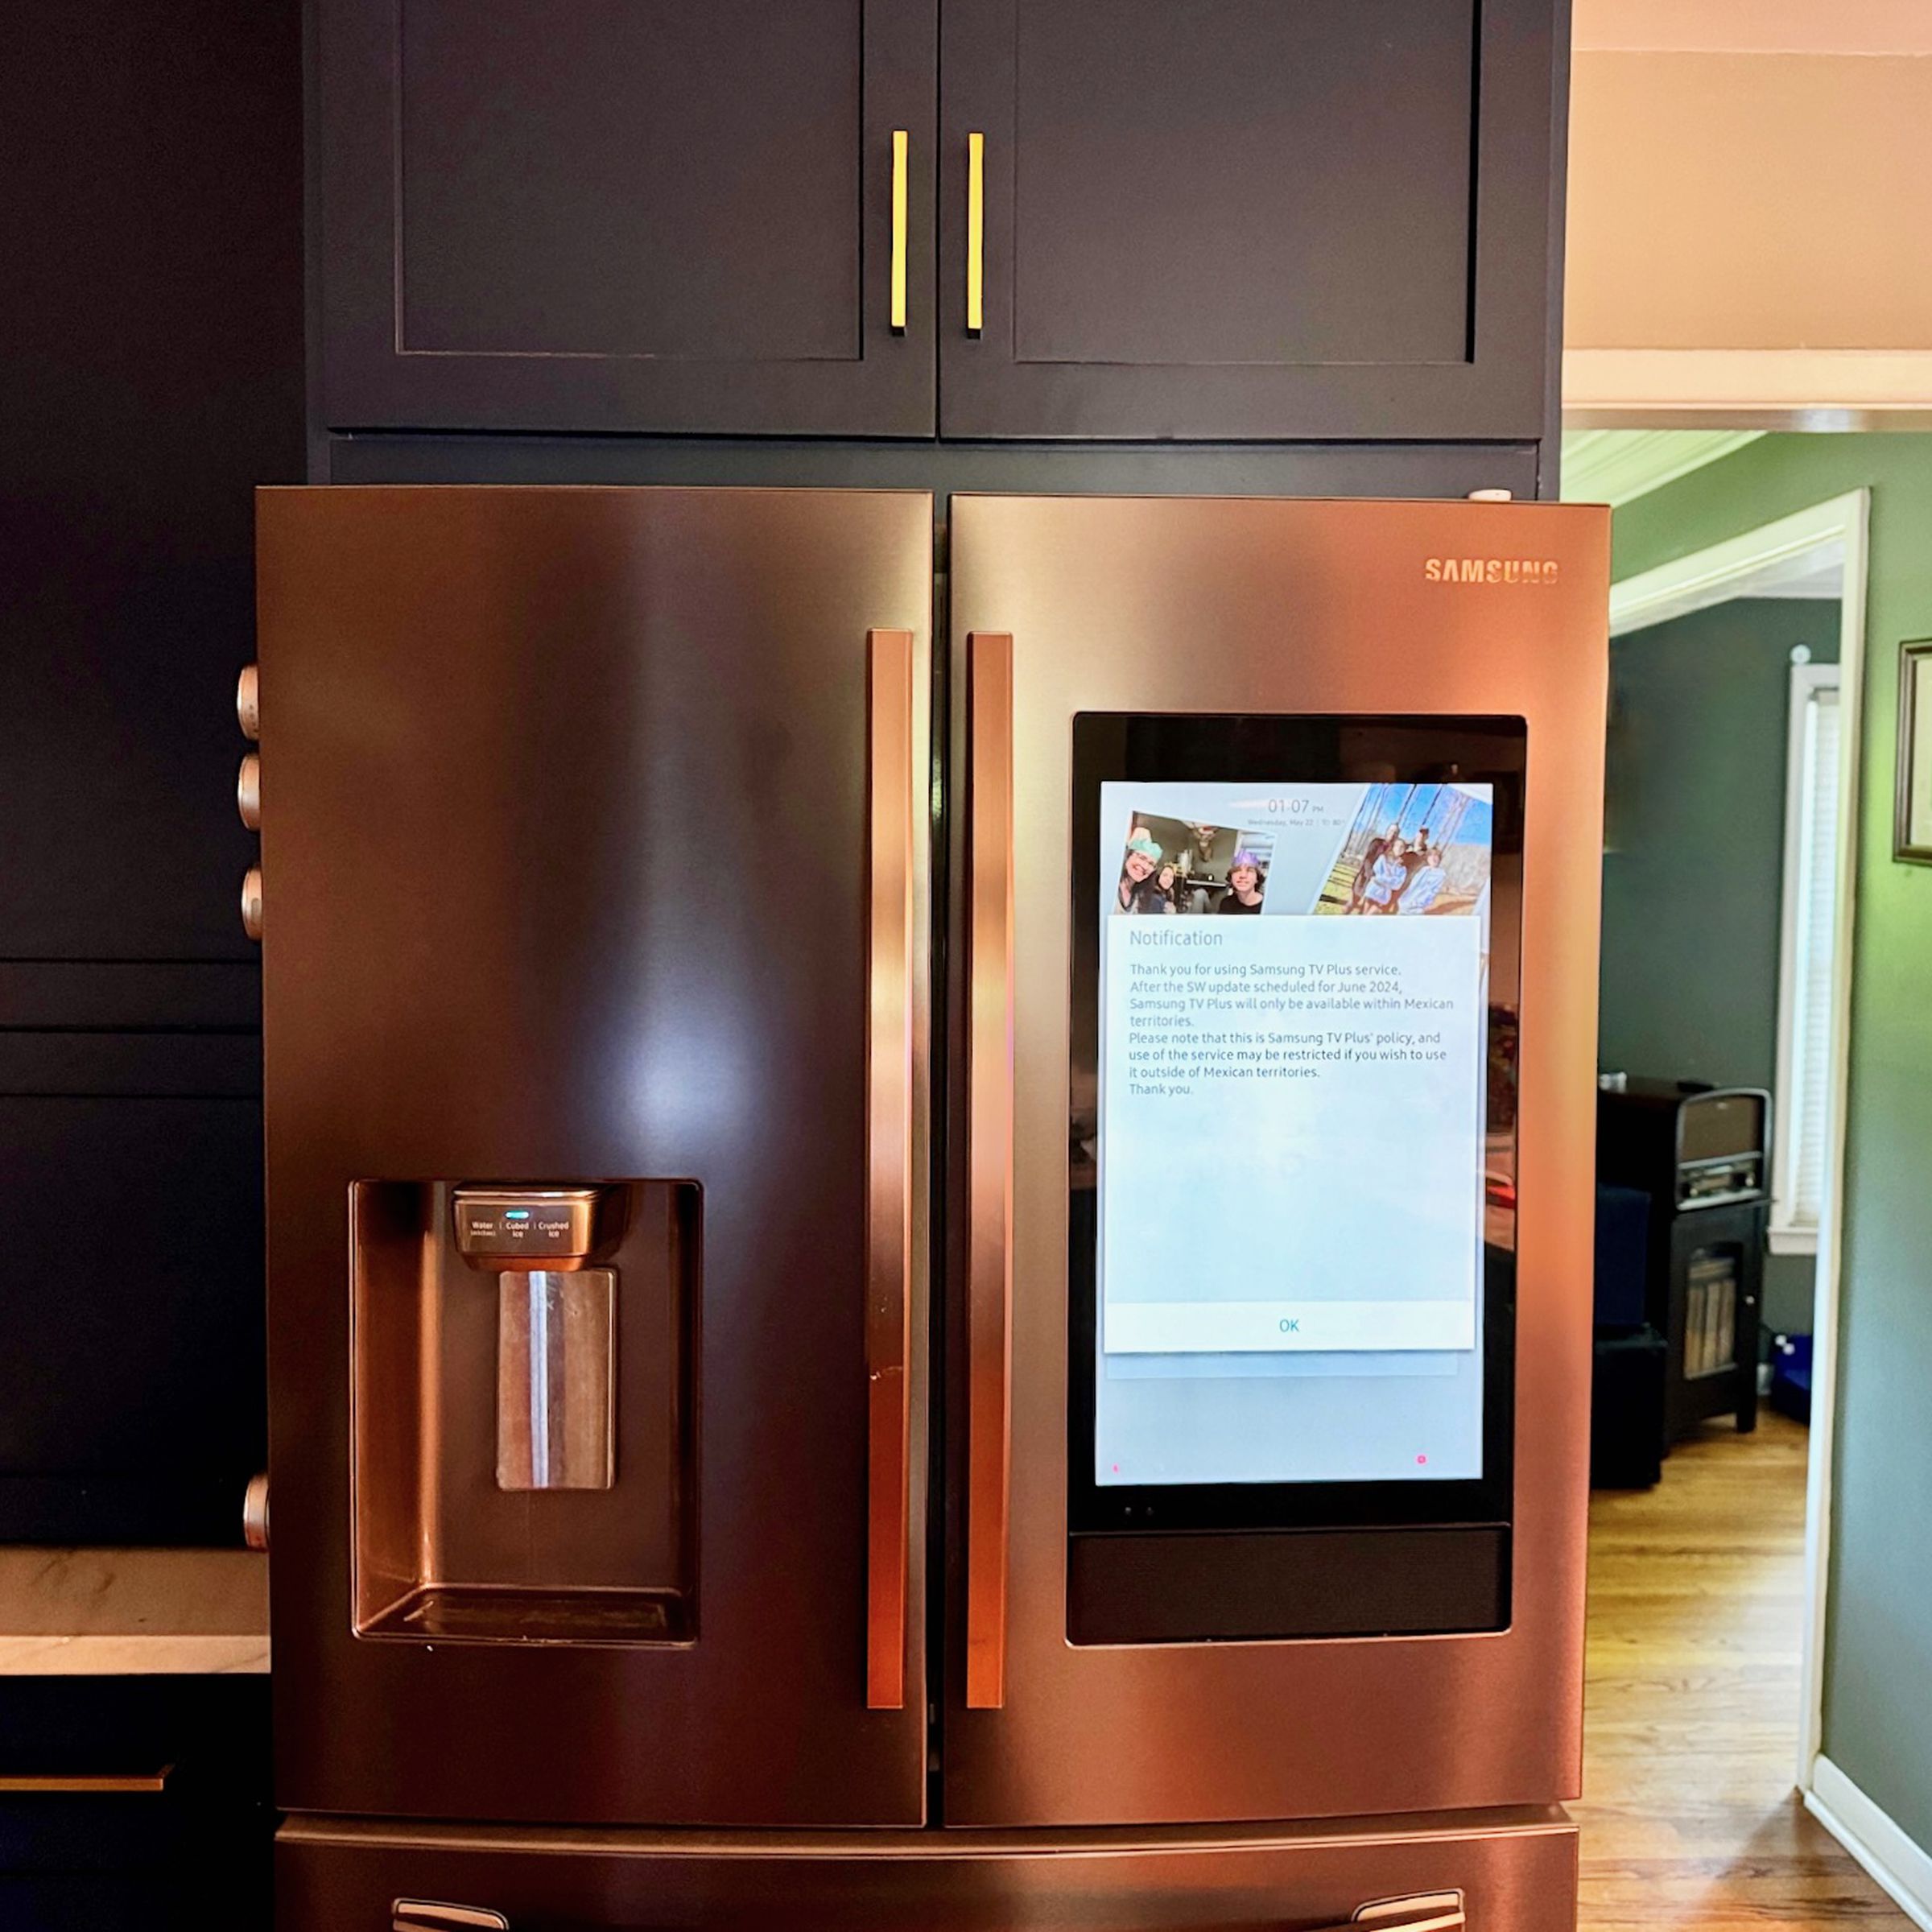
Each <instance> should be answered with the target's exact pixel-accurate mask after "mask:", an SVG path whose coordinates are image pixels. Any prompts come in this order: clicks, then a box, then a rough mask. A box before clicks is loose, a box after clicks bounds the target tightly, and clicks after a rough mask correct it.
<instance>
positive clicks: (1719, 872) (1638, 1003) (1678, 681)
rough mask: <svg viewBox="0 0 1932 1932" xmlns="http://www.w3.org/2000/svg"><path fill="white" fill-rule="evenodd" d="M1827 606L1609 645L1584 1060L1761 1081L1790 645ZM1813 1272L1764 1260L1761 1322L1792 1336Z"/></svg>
mask: <svg viewBox="0 0 1932 1932" xmlns="http://www.w3.org/2000/svg"><path fill="white" fill-rule="evenodd" d="M1838 628H1839V607H1838V605H1836V604H1835V603H1827V602H1822V601H1814V602H1798V601H1793V600H1790V599H1782V600H1781V599H1778V598H1775V597H1747V598H1738V599H1736V600H1734V601H1732V602H1731V603H1728V604H1719V605H1715V606H1714V607H1713V608H1712V609H1709V610H1700V611H1696V612H1695V613H1692V614H1691V616H1689V617H1678V618H1675V619H1674V620H1673V621H1671V622H1670V623H1668V624H1654V625H1651V626H1650V627H1649V629H1648V630H1639V631H1633V632H1632V633H1631V634H1630V635H1629V636H1628V637H1624V638H1618V639H1617V640H1616V642H1614V643H1613V644H1612V646H1611V647H1610V747H1609V761H1608V772H1607V791H1608V811H1607V813H1606V816H1605V824H1604V968H1603V1003H1602V1009H1601V1010H1602V1021H1601V1024H1600V1029H1599V1035H1598V1038H1599V1046H1598V1055H1597V1058H1598V1064H1599V1065H1600V1066H1602V1067H1605V1068H1620V1069H1621V1070H1622V1071H1624V1072H1625V1073H1632V1074H1639V1075H1655V1076H1657V1077H1658V1078H1660V1079H1675V1080H1710V1081H1711V1082H1713V1083H1715V1084H1716V1085H1718V1086H1720V1087H1767V1088H1768V1087H1769V1086H1771V1085H1772V1084H1773V1081H1774V1080H1775V1078H1776V1075H1777V965H1778V944H1779V939H1780V936H1781V935H1780V928H1779V919H1780V913H1781V902H1782V899H1783V896H1784V862H1785V851H1784V848H1785V732H1786V727H1787V725H1788V721H1789V719H1788V714H1789V708H1790V687H1791V651H1792V647H1793V646H1794V645H1799V644H1802V645H1804V646H1806V648H1808V649H1809V650H1810V653H1811V657H1812V660H1813V662H1814V663H1820V664H1824V663H1835V662H1836V661H1837V658H1838ZM1815 1272H1816V1270H1815V1267H1814V1263H1813V1262H1812V1261H1811V1260H1810V1257H1807V1256H1803V1255H1778V1254H1774V1255H1769V1256H1767V1257H1765V1323H1766V1324H1767V1326H1768V1327H1770V1328H1772V1329H1784V1330H1787V1331H1790V1330H1797V1331H1809V1330H1810V1327H1811V1302H1812V1282H1813V1280H1814V1275H1815Z"/></svg>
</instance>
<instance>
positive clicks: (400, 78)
mask: <svg viewBox="0 0 1932 1932" xmlns="http://www.w3.org/2000/svg"><path fill="white" fill-rule="evenodd" d="M935 13H936V10H935V0H786V4H785V5H783V6H771V5H770V4H769V0H572V3H571V4H570V5H568V6H558V5H556V4H555V0H409V4H408V5H407V6H404V5H403V3H402V0H322V4H321V5H320V9H319V15H318V18H319V22H320V137H321V138H320V159H321V188H322V225H321V242H320V250H321V255H320V264H319V266H320V277H321V287H322V328H323V397H322V408H323V416H324V421H325V423H327V424H328V426H329V427H333V428H339V429H353V428H357V427H416V428H432V429H433V428H446V429H522V430H609V431H651V430H664V431H716V432H734V431H767V432H772V433H777V434H795V435H847V436H852V435H865V436H930V435H931V433H932V430H933V412H934V367H933V364H934V349H933V332H932V287H931V283H932V254H933V251H932V237H931V209H932V206H933V165H934V140H933V123H934V114H935V98H934V95H935V89H934V72H935V59H936V51H937V50H936V35H937V23H936V17H935ZM895 130H900V131H902V132H903V133H904V134H906V142H904V144H903V146H904V150H905V153H904V157H903V160H902V161H901V160H900V159H898V156H897V155H896V152H895V147H896V144H895V141H894V132H895ZM895 171H896V172H897V174H898V180H896V181H895ZM895 205H896V206H897V207H898V208H902V211H903V219H902V221H898V223H897V224H896V232H897V233H898V235H899V237H901V239H900V241H899V244H898V247H897V248H896V249H895ZM895 274H898V275H903V278H904V289H905V295H904V314H903V316H902V320H901V322H900V324H899V325H898V326H896V327H895V320H894V280H895Z"/></svg>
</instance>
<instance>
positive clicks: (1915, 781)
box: [1893, 638, 1932, 865]
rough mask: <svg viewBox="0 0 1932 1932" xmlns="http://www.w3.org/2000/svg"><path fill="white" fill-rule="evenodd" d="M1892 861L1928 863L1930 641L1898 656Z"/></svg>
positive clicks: (1917, 641)
mask: <svg viewBox="0 0 1932 1932" xmlns="http://www.w3.org/2000/svg"><path fill="white" fill-rule="evenodd" d="M1893 857H1894V858H1899V859H1905V860H1908V861H1911V862H1912V863H1913V864H1914V865H1932V638H1913V639H1910V640H1909V641H1908V642H1905V643H1904V644H1902V645H1901V646H1899V653H1898V829H1897V834H1896V836H1895V837H1894V840H1893Z"/></svg>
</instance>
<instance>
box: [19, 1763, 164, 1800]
mask: <svg viewBox="0 0 1932 1932" xmlns="http://www.w3.org/2000/svg"><path fill="white" fill-rule="evenodd" d="M174 1774H175V1768H174V1766H173V1765H163V1766H162V1767H161V1769H159V1771H139V1772H131V1773H121V1774H119V1775H110V1776H105V1777H101V1776H93V1777H69V1776H67V1775H64V1774H56V1775H55V1776H53V1777H0V1796H5V1797H8V1798H14V1797H21V1798H26V1797H30V1796H38V1797H42V1798H105V1797H107V1796H109V1795H110V1794H145V1795H147V1796H150V1797H151V1796H154V1795H155V1794H159V1793H160V1792H163V1791H165V1790H167V1781H168V1780H169V1779H170V1778H171V1777H173V1776H174Z"/></svg>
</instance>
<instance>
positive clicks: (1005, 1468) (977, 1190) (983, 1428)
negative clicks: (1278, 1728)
mask: <svg viewBox="0 0 1932 1932" xmlns="http://www.w3.org/2000/svg"><path fill="white" fill-rule="evenodd" d="M966 649H967V651H968V658H967V698H966V702H967V726H966V729H967V733H968V747H967V764H968V770H969V772H970V774H971V782H972V819H971V820H970V821H969V823H968V828H967V841H968V844H967V859H966V880H967V891H968V910H967V915H966V916H967V976H968V993H967V997H968V1016H967V1048H966V1085H967V1107H968V1116H967V1118H968V1127H967V1156H966V1159H967V1167H968V1180H967V1228H966V1241H967V1250H968V1253H967V1265H966V1356H967V1361H966V1375H967V1396H966V1707H967V1709H968V1710H969V1711H997V1710H998V1709H1000V1707H1001V1706H1002V1705H1003V1704H1004V1703H1005V1701H1006V1560H1007V1559H1006V1544H1007V1530H1008V1525H1007V1517H1008V1513H1009V1509H1010V1507H1011V1502H1012V1476H1011V1447H1012V1436H1013V1425H1012V1397H1013V638H1012V637H1011V635H1010V634H1007V633H1005V632H987V631H976V632H974V633H973V634H972V636H971V637H969V638H968V639H967V642H966Z"/></svg>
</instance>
